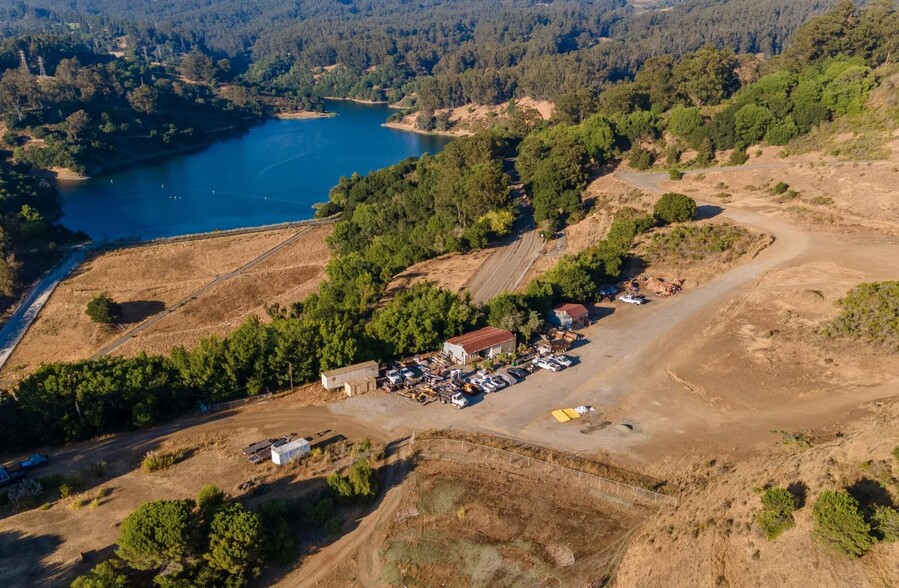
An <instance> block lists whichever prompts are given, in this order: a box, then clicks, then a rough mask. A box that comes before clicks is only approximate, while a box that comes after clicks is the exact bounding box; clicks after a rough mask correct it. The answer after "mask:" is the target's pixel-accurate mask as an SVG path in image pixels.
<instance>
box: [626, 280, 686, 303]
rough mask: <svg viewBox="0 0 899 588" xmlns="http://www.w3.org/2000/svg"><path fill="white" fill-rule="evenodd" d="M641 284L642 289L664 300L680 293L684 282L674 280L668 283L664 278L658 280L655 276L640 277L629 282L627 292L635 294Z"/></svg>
mask: <svg viewBox="0 0 899 588" xmlns="http://www.w3.org/2000/svg"><path fill="white" fill-rule="evenodd" d="M641 284H642V286H643V288H645V289H646V290H648V291H649V292H652V293H653V294H655V295H656V296H658V297H660V298H666V297H668V296H672V295H674V294H677V293H678V292H680V291H681V288H682V287H683V285H684V281H683V280H675V281H672V282H669V281H667V280H666V279H665V278H658V277H656V276H640V277H639V278H635V279H633V280H631V281H630V283H629V284H628V290H629V291H630V292H631V293H636V292H638V291H639V290H640V286H641Z"/></svg>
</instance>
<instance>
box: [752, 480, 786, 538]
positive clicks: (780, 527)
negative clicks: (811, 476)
mask: <svg viewBox="0 0 899 588" xmlns="http://www.w3.org/2000/svg"><path fill="white" fill-rule="evenodd" d="M761 499H762V510H761V511H760V512H759V513H758V515H757V516H756V522H757V523H758V524H759V526H760V527H761V528H762V531H764V533H765V537H766V538H767V539H768V541H774V540H775V539H777V536H778V535H780V534H781V533H783V532H784V531H786V530H787V529H789V528H791V527H793V525H795V524H796V523H795V521H794V520H793V511H794V510H796V497H795V496H793V493H792V492H790V491H789V490H787V489H786V488H779V487H774V488H768V489H766V490H765V491H764V492H762V495H761Z"/></svg>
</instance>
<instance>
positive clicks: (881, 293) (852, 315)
mask: <svg viewBox="0 0 899 588" xmlns="http://www.w3.org/2000/svg"><path fill="white" fill-rule="evenodd" d="M837 306H839V307H840V308H842V309H843V311H842V312H841V313H840V314H839V315H838V316H837V317H836V318H835V319H833V320H832V321H830V322H829V323H826V324H825V325H824V326H823V328H822V332H823V333H824V334H825V335H827V336H829V337H852V338H855V339H861V340H863V341H867V342H869V343H873V344H875V345H882V346H885V347H888V348H891V349H894V350H895V349H899V281H893V282H869V283H865V284H859V285H858V286H856V287H855V288H853V289H852V290H851V291H850V292H849V293H848V294H847V295H846V296H844V297H843V298H840V299H839V300H837ZM897 459H899V456H897Z"/></svg>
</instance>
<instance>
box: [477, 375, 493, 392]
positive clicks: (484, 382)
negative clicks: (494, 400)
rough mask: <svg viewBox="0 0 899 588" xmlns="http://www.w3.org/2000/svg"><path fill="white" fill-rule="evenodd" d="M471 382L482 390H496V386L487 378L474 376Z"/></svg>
mask: <svg viewBox="0 0 899 588" xmlns="http://www.w3.org/2000/svg"><path fill="white" fill-rule="evenodd" d="M471 383H472V384H474V385H475V386H477V387H478V388H480V389H481V390H483V391H484V392H496V390H497V387H496V384H494V383H493V382H492V381H490V380H489V379H487V378H475V379H474V380H472V381H471Z"/></svg>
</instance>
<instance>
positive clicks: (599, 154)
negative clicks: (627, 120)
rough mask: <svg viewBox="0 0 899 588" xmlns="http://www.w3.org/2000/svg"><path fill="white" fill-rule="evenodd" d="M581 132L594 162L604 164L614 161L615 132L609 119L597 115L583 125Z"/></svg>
mask: <svg viewBox="0 0 899 588" xmlns="http://www.w3.org/2000/svg"><path fill="white" fill-rule="evenodd" d="M580 130H581V137H582V139H581V140H582V141H583V142H584V146H585V147H586V148H587V153H588V154H589V155H590V157H592V158H593V160H594V161H596V162H597V163H600V164H602V163H605V162H607V161H609V160H610V159H612V155H613V152H612V149H613V147H614V146H615V131H614V129H613V128H612V123H611V122H610V121H609V119H607V118H606V117H604V116H603V115H601V114H595V115H593V116H591V117H590V118H588V119H587V120H585V121H584V122H583V123H581V126H580Z"/></svg>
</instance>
